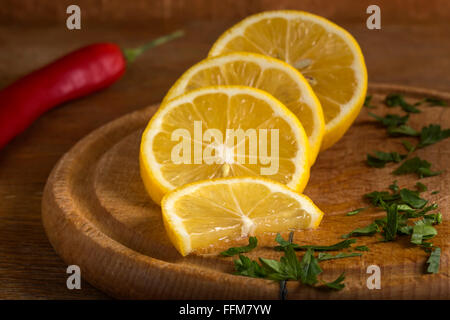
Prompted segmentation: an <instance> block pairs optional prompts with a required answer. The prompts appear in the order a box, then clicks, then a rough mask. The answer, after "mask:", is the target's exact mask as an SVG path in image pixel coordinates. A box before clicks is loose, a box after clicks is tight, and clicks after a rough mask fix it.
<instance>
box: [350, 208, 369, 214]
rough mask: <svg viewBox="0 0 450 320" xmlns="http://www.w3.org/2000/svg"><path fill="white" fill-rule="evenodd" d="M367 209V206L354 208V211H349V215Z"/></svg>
mask: <svg viewBox="0 0 450 320" xmlns="http://www.w3.org/2000/svg"><path fill="white" fill-rule="evenodd" d="M366 209H367V207H364V208H358V209H355V210H352V211H350V212H347V216H354V215H355V214H358V213H360V212H361V211H364V210H366Z"/></svg>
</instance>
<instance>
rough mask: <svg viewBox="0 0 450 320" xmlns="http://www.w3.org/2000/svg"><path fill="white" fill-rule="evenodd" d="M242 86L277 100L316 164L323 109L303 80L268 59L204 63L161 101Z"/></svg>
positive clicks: (236, 57)
mask: <svg viewBox="0 0 450 320" xmlns="http://www.w3.org/2000/svg"><path fill="white" fill-rule="evenodd" d="M213 85H244V86H249V87H255V88H259V89H261V90H264V91H266V92H268V93H270V94H271V95H273V96H274V97H275V98H277V99H278V100H280V101H281V102H282V103H283V104H284V105H285V106H286V107H287V108H288V109H289V110H291V111H292V112H293V113H294V114H295V115H296V116H297V117H298V118H299V120H300V122H301V123H302V125H303V128H304V129H305V131H306V135H307V136H308V139H309V144H310V147H311V153H310V155H311V159H310V160H311V164H313V163H314V161H315V160H316V157H317V154H318V153H319V150H320V145H321V143H322V138H323V135H324V132H325V120H324V117H323V112H322V107H321V106H320V102H319V100H318V99H317V97H316V95H315V94H314V92H313V91H312V89H311V87H310V85H309V84H308V82H307V81H306V80H305V78H304V77H303V76H302V75H301V74H300V72H298V71H297V70H296V69H294V68H293V67H291V66H290V65H288V64H287V63H285V62H283V61H281V60H278V59H274V58H271V57H268V56H264V55H260V54H253V53H246V52H236V53H230V54H226V55H223V56H219V57H213V58H209V59H205V60H202V61H200V62H199V63H197V64H196V65H194V66H193V67H191V68H190V69H189V70H188V71H186V72H185V73H184V74H183V75H182V76H181V77H180V78H179V79H178V80H177V82H176V83H175V84H174V85H173V86H172V88H171V89H170V90H169V92H168V93H167V95H166V97H165V98H164V101H166V100H170V99H173V98H175V97H177V96H179V95H182V94H183V93H186V92H189V91H192V90H194V89H197V88H201V87H208V86H213Z"/></svg>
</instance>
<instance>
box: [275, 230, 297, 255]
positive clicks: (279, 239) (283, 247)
mask: <svg viewBox="0 0 450 320" xmlns="http://www.w3.org/2000/svg"><path fill="white" fill-rule="evenodd" d="M275 241H276V242H278V243H279V244H280V245H279V246H276V247H275V250H277V251H285V250H286V249H287V248H288V247H292V248H294V249H297V248H298V244H295V243H292V242H290V241H287V240H284V239H283V237H282V236H281V234H279V233H277V236H276V237H275Z"/></svg>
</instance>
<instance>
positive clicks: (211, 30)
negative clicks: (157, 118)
mask: <svg viewBox="0 0 450 320" xmlns="http://www.w3.org/2000/svg"><path fill="white" fill-rule="evenodd" d="M233 22H234V21H215V22H210V21H203V20H197V21H193V22H184V23H169V22H167V21H166V22H165V23H156V22H153V23H152V22H149V23H147V24H146V25H145V27H143V26H140V27H137V26H136V27H127V26H126V25H124V24H120V25H107V24H99V23H98V24H94V23H93V22H90V23H89V24H88V25H87V26H84V27H83V28H82V30H80V31H68V30H67V29H66V28H65V24H58V25H54V24H53V25H40V26H39V25H36V24H34V25H30V26H24V25H22V26H18V24H15V25H0V46H1V48H2V49H1V50H0V87H4V86H5V85H7V84H8V83H10V82H11V81H13V80H14V79H16V78H18V77H20V76H22V75H24V74H26V73H27V72H29V71H31V70H33V69H35V68H37V67H39V66H42V65H43V64H45V63H47V62H50V61H52V60H53V59H55V58H56V57H58V56H60V55H62V54H64V53H66V52H69V51H70V50H72V49H75V48H78V47H80V46H82V45H84V44H88V43H92V42H95V41H113V42H116V43H118V44H120V45H121V46H123V47H129V46H136V45H138V44H141V43H144V42H146V41H147V40H148V39H151V38H153V37H156V36H158V35H161V34H164V33H168V32H171V31H173V30H175V29H177V28H182V29H184V30H186V32H187V35H186V36H185V37H184V38H183V39H181V40H178V41H175V42H172V43H170V44H167V45H164V46H162V47H159V48H156V49H154V50H152V51H150V52H148V53H146V54H145V55H144V56H143V57H141V58H139V59H138V60H137V61H136V62H135V63H134V64H133V65H130V66H129V68H128V70H127V73H126V74H125V76H124V77H123V78H122V79H121V80H120V81H119V82H117V83H116V84H114V85H113V86H111V87H110V88H109V89H107V90H104V91H102V92H100V93H97V94H94V95H91V96H89V97H86V98H83V99H80V100H78V101H74V102H71V103H67V104H65V105H63V106H61V107H59V108H57V109H55V110H52V111H50V112H48V113H47V114H45V115H44V116H43V117H41V118H40V119H39V120H37V121H36V122H35V123H34V124H33V125H32V126H31V127H30V128H29V129H28V130H26V132H24V133H23V134H21V135H20V136H19V137H17V138H16V139H15V140H14V141H12V142H11V143H10V144H9V145H8V146H7V147H6V148H4V149H3V150H0V200H1V201H0V298H1V299H71V298H76V299H104V298H107V297H106V296H105V295H104V294H103V293H102V292H100V291H98V290H97V289H95V288H93V287H92V286H90V285H89V284H88V283H86V282H82V289H81V290H68V289H67V288H66V278H67V274H66V267H67V266H66V265H65V264H64V263H63V261H62V260H61V259H60V258H59V257H58V256H57V255H56V253H55V252H54V251H53V249H52V247H51V245H50V244H49V242H48V240H47V237H46V235H45V233H44V230H43V227H42V224H41V197H42V190H43V188H44V185H45V182H46V179H47V176H48V175H49V173H50V171H51V169H52V167H53V166H54V165H55V163H56V162H57V161H58V159H59V158H60V157H61V156H62V155H63V154H64V153H65V152H66V151H68V150H69V149H70V148H71V147H72V146H73V145H74V143H76V142H77V141H78V140H79V139H81V138H82V137H83V136H85V135H86V134H87V133H89V132H90V131H92V130H93V129H95V128H97V127H98V126H101V125H102V124H104V123H106V122H108V121H110V120H112V119H115V118H117V117H119V116H121V115H124V114H126V113H128V112H130V111H133V110H136V109H139V108H142V107H144V106H147V105H149V104H153V103H157V102H159V101H161V99H162V98H163V96H164V94H165V92H166V91H167V90H168V89H169V87H170V86H171V84H172V83H173V82H174V81H175V80H176V79H177V77H178V76H179V75H180V74H181V73H182V72H183V71H184V70H186V68H188V67H189V66H190V65H192V64H193V63H195V62H196V61H199V60H200V59H202V58H203V57H205V56H206V54H207V52H208V49H209V47H210V45H211V44H212V43H213V41H214V40H215V39H216V38H217V36H218V35H219V34H220V33H221V32H222V31H224V30H225V29H226V28H227V27H229V26H230V25H231V24H232V23H233ZM337 22H338V23H340V24H342V25H343V26H344V27H345V28H347V29H348V30H349V31H350V32H351V33H352V34H353V35H354V36H355V37H356V38H357V40H358V41H359V43H360V45H361V47H362V50H363V53H364V55H365V58H366V63H367V66H368V71H369V81H370V82H385V83H395V84H403V85H411V86H417V87H426V88H432V89H438V90H443V91H450V73H449V72H448V71H449V70H450V42H449V41H448V38H449V36H450V25H449V24H443V23H439V24H412V23H411V24H398V25H395V24H388V25H386V24H383V25H382V29H381V30H373V31H371V30H368V29H366V27H365V21H363V20H362V21H360V22H357V23H356V22H352V23H350V24H349V23H345V22H342V21H337ZM24 94H26V93H24ZM0 103H1V101H0Z"/></svg>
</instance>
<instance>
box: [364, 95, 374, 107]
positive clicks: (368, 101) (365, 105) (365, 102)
mask: <svg viewBox="0 0 450 320" xmlns="http://www.w3.org/2000/svg"><path fill="white" fill-rule="evenodd" d="M371 100H372V96H366V98H365V99H364V107H366V108H369V109H374V108H375V106H372V105H370V101H371Z"/></svg>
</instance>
